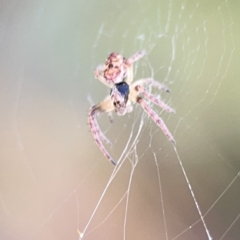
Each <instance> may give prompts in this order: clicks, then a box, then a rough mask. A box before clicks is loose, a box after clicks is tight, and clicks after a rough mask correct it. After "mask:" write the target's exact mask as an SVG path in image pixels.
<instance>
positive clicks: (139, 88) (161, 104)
mask: <svg viewBox="0 0 240 240" xmlns="http://www.w3.org/2000/svg"><path fill="white" fill-rule="evenodd" d="M135 89H136V90H137V91H138V92H140V93H142V95H143V96H144V97H145V98H147V99H149V100H150V101H151V102H153V103H154V104H156V105H158V106H159V107H161V108H162V109H163V110H165V111H167V112H169V113H175V111H174V110H173V109H172V108H171V107H169V106H168V105H167V104H166V103H164V102H163V101H162V100H161V99H159V98H157V97H156V96H154V95H153V94H151V93H150V92H148V91H147V90H146V89H145V88H144V87H143V86H141V85H137V86H136V87H135Z"/></svg>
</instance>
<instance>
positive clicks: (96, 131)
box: [88, 96, 117, 165]
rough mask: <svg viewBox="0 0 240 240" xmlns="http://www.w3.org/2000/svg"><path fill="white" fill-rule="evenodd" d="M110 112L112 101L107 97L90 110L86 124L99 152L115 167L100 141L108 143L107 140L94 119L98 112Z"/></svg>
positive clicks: (112, 107)
mask: <svg viewBox="0 0 240 240" xmlns="http://www.w3.org/2000/svg"><path fill="white" fill-rule="evenodd" d="M112 110H114V106H113V105H112V101H111V98H110V96H109V97H108V98H106V99H105V100H104V101H103V102H101V103H99V104H97V105H95V106H93V107H91V108H90V110H89V114H88V124H89V127H90V130H91V132H92V134H93V137H94V139H95V141H96V143H97V145H98V147H99V148H100V150H101V151H102V153H103V154H104V156H105V157H106V158H107V159H108V160H109V161H110V162H111V163H112V164H113V165H116V164H117V163H116V162H115V161H114V160H113V158H112V157H111V155H110V154H109V153H108V151H107V150H106V148H105V147H104V145H103V143H102V141H101V140H104V141H106V142H109V140H108V139H107V138H106V137H105V136H104V134H103V133H102V131H101V130H100V128H99V125H98V123H97V119H96V116H97V114H98V113H99V112H111V111H112Z"/></svg>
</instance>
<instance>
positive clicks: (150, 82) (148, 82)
mask: <svg viewBox="0 0 240 240" xmlns="http://www.w3.org/2000/svg"><path fill="white" fill-rule="evenodd" d="M137 85H140V86H144V85H150V86H153V87H155V88H158V89H159V90H162V91H164V92H170V90H169V89H168V88H167V87H166V86H165V85H164V84H162V83H160V82H157V81H156V80H154V79H152V78H145V79H140V80H137V81H136V82H134V86H137Z"/></svg>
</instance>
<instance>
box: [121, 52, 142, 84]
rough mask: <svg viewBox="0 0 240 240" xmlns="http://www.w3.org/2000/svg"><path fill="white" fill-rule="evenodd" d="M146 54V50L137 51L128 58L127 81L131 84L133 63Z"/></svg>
mask: <svg viewBox="0 0 240 240" xmlns="http://www.w3.org/2000/svg"><path fill="white" fill-rule="evenodd" d="M145 55H146V52H145V50H143V51H140V52H137V53H135V54H134V55H133V56H131V57H130V58H129V59H128V60H127V77H126V79H125V81H126V83H128V84H130V83H131V82H132V81H133V63H135V62H136V61H138V60H139V59H140V58H142V57H144V56H145Z"/></svg>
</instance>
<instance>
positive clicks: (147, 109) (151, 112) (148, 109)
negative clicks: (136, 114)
mask: <svg viewBox="0 0 240 240" xmlns="http://www.w3.org/2000/svg"><path fill="white" fill-rule="evenodd" d="M137 102H138V103H139V104H140V105H141V107H142V108H143V109H144V111H145V112H146V113H147V114H148V115H149V116H150V117H151V118H152V120H153V121H154V122H155V123H156V124H157V125H158V126H159V127H160V128H161V129H162V131H163V133H164V134H165V135H166V136H167V138H168V139H169V140H170V141H171V142H172V143H174V144H175V143H176V142H175V140H174V137H173V136H172V134H171V133H170V131H169V130H168V128H167V126H166V125H165V123H164V121H163V120H162V119H161V118H160V117H159V116H158V115H157V113H156V112H155V111H154V110H153V109H152V108H151V107H150V106H149V105H148V104H147V103H146V101H145V100H144V99H143V98H141V97H138V98H137Z"/></svg>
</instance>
